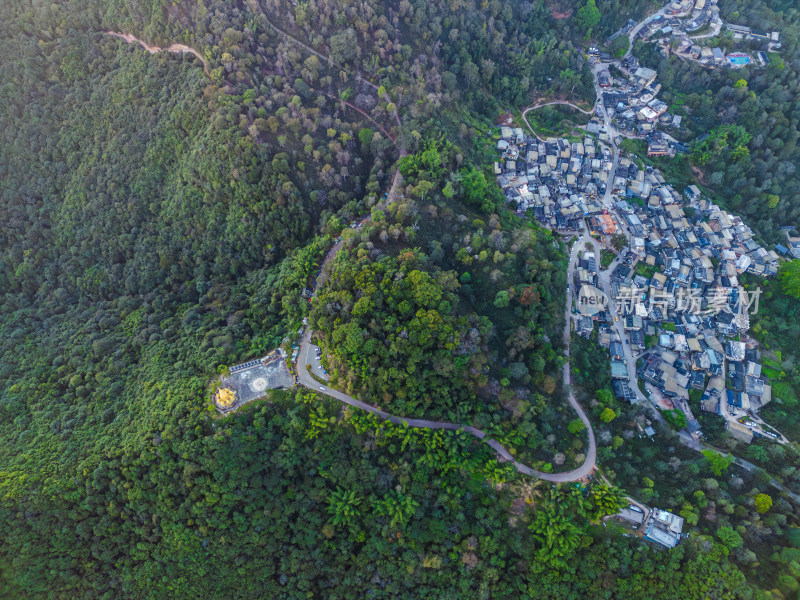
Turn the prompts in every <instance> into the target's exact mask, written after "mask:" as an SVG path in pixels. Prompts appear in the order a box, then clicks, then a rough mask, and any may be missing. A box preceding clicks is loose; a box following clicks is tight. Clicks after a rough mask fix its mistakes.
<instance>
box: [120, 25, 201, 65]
mask: <svg viewBox="0 0 800 600" xmlns="http://www.w3.org/2000/svg"><path fill="white" fill-rule="evenodd" d="M106 33H107V34H108V35H113V36H114V37H116V38H119V39H121V40H125V41H126V42H128V43H129V44H133V43H134V42H136V43H138V44H139V45H140V46H141V47H142V48H144V49H145V50H147V51H148V52H149V53H150V54H156V53H157V52H170V53H172V54H193V55H194V56H196V57H197V58H199V59H200V62H201V63H203V72H204V73H205V74H206V75H209V72H208V63H207V62H206V59H205V58H203V55H202V54H200V53H199V52H198V51H197V50H195V49H194V48H191V47H189V46H186V45H185V44H172V45H170V46H167V47H166V48H159V47H158V46H151V45H150V44H148V43H147V42H143V41H142V40H140V39H139V38H137V37H136V36H134V35H131V34H130V33H117V32H116V31H106Z"/></svg>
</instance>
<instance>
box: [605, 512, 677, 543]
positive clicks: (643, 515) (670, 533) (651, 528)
mask: <svg viewBox="0 0 800 600" xmlns="http://www.w3.org/2000/svg"><path fill="white" fill-rule="evenodd" d="M616 516H617V518H619V519H621V520H622V521H625V522H627V523H629V524H630V525H631V526H632V527H633V529H634V530H635V531H639V532H640V533H641V534H642V536H643V537H644V539H646V540H650V541H651V542H655V543H656V544H659V545H661V546H664V547H665V548H674V547H675V546H677V545H678V543H679V542H680V541H681V538H682V537H683V533H682V532H683V524H684V519H683V517H680V516H678V515H676V514H673V513H671V512H669V511H666V510H661V509H660V508H650V507H647V506H642V505H635V504H630V505H628V506H627V507H625V508H623V509H622V510H620V511H619V512H618V513H617V514H616Z"/></svg>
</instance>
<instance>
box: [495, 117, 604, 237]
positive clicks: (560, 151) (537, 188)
mask: <svg viewBox="0 0 800 600" xmlns="http://www.w3.org/2000/svg"><path fill="white" fill-rule="evenodd" d="M500 135H501V139H500V140H499V141H498V142H497V149H498V150H499V151H500V153H501V160H500V161H499V162H496V163H495V164H494V172H495V175H496V176H497V182H498V184H499V185H500V188H501V189H502V190H503V192H504V194H505V196H506V198H507V199H508V200H509V201H510V202H515V203H516V204H517V210H518V211H519V212H526V211H527V210H528V209H530V210H532V211H533V214H534V215H535V216H536V217H537V218H538V219H539V220H540V221H541V222H542V223H543V224H545V225H546V226H548V227H550V228H552V229H556V230H577V229H578V228H579V226H580V223H581V221H582V220H583V218H584V216H586V215H589V214H599V213H601V212H602V209H601V208H600V203H599V198H600V197H602V195H603V194H604V193H605V191H606V187H607V185H609V182H608V179H609V173H610V172H611V171H612V169H613V163H612V160H611V151H610V150H609V149H608V148H607V147H602V149H601V146H600V145H599V144H598V143H596V142H595V140H594V138H593V137H591V136H588V135H587V136H586V137H584V139H583V141H582V142H570V141H569V140H566V139H563V138H562V139H551V140H547V141H544V142H543V141H541V140H539V139H537V138H535V137H532V136H526V135H525V134H524V133H523V131H522V129H511V128H510V127H502V128H501V134H500Z"/></svg>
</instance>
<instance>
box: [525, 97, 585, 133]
mask: <svg viewBox="0 0 800 600" xmlns="http://www.w3.org/2000/svg"><path fill="white" fill-rule="evenodd" d="M545 106H569V107H571V108H574V109H575V110H577V111H578V112H582V113H583V114H585V115H594V113H593V112H592V111H590V110H584V109H582V108H581V107H580V106H578V105H577V104H573V103H572V102H567V101H566V100H551V101H550V102H543V103H542V104H534V105H533V106H529V107H528V108H526V109H525V110H523V111H522V120H523V121H525V125H527V126H528V129H529V130H530V131H531V133H532V134H533V135H534V136H535V137H536V139H537V140H539V141H540V142H544V141H546V140H545V139H544V138H542V137H541V136H540V135H539V134H538V133H536V130H535V129H534V128H533V127H532V126H531V124H530V123H529V122H528V116H527V115H528V113H529V112H530V111H532V110H536V109H537V108H544V107H545Z"/></svg>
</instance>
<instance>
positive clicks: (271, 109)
mask: <svg viewBox="0 0 800 600" xmlns="http://www.w3.org/2000/svg"><path fill="white" fill-rule="evenodd" d="M560 4H561V5H563V4H565V3H564V2H561V3H560ZM585 4H586V3H585V2H582V1H581V2H576V3H571V5H570V6H560V5H559V3H558V2H544V1H540V0H536V1H535V2H530V3H521V2H510V1H500V0H491V1H489V2H486V3H483V4H478V3H475V2H461V3H459V2H456V3H444V2H422V1H418V2H415V3H413V4H412V3H410V2H408V1H407V0H402V1H401V2H381V1H379V0H372V1H369V2H363V3H358V4H353V3H349V2H301V3H289V2H274V3H272V2H267V1H266V0H264V1H263V2H261V3H259V2H258V1H256V0H245V1H242V2H233V3H231V2H227V1H223V0H196V1H194V0H192V1H188V2H181V3H174V2H167V1H165V0H89V1H88V2H87V1H81V2H77V1H75V0H67V1H65V2H60V3H41V2H33V1H28V0H23V1H19V2H3V3H0V56H2V57H3V59H2V61H0V127H2V131H3V134H2V135H3V142H2V144H0V213H2V215H3V218H2V219H0V315H1V316H2V318H1V319H0V527H2V531H3V535H2V536H0V597H2V598H173V597H178V598H197V597H207V598H303V597H305V598H310V597H313V598H317V597H319V598H363V597H367V596H369V597H375V598H421V597H459V598H509V599H512V598H513V599H516V598H528V597H530V598H572V597H574V598H585V597H609V598H611V597H614V598H617V597H619V598H648V599H650V598H664V599H667V598H675V597H680V598H694V597H700V596H708V597H712V598H737V597H741V598H752V597H754V596H758V595H759V594H760V592H759V591H758V590H757V589H756V587H763V588H765V589H768V588H769V587H771V581H770V580H769V578H770V575H768V576H767V577H765V580H759V581H756V582H755V585H749V584H746V583H745V575H744V572H743V571H742V570H740V569H742V568H743V565H745V564H750V563H751V562H752V561H749V562H748V561H747V560H744V559H741V560H738V559H737V560H738V562H736V561H733V560H732V559H731V558H730V557H729V555H730V553H732V552H734V551H736V550H738V549H739V547H740V546H739V545H737V541H736V538H735V537H733V536H730V535H728V536H725V535H722V534H719V535H702V536H698V537H697V539H693V540H692V541H691V542H689V543H686V544H684V545H682V546H681V547H679V548H678V549H676V550H674V551H672V552H669V553H666V552H656V551H654V550H653V549H652V548H650V547H649V546H646V545H643V544H642V543H641V541H640V540H638V539H629V538H626V537H623V536H622V535H621V533H620V532H619V531H618V530H617V529H616V528H615V527H614V526H612V525H611V524H609V526H608V527H603V526H601V525H600V522H601V519H602V518H603V517H604V516H605V515H606V514H608V513H610V512H614V511H615V510H616V509H618V508H619V506H620V505H621V503H622V497H621V494H620V492H619V491H618V490H615V489H612V488H608V487H607V486H604V485H601V484H592V486H590V487H589V488H588V489H586V490H585V491H578V490H577V488H574V487H571V489H567V487H561V488H559V487H552V489H551V488H550V486H547V485H544V484H542V483H541V482H538V483H537V482H535V481H532V480H530V479H527V478H523V477H521V476H519V475H518V474H517V473H515V472H513V471H512V470H511V469H510V468H509V467H508V466H507V465H501V464H498V462H497V460H496V457H495V456H494V455H493V454H492V453H491V452H490V451H489V449H488V447H486V446H485V445H481V444H480V443H479V442H478V441H477V440H475V439H473V438H472V437H469V436H466V435H465V434H463V433H455V432H430V431H422V430H409V429H408V428H405V427H402V426H395V425H391V424H388V423H383V424H381V423H378V422H377V421H375V420H374V419H371V418H368V417H367V416H365V415H364V414H362V413H358V412H355V411H352V410H350V409H348V410H342V407H341V405H340V404H338V403H333V402H332V401H330V400H326V399H325V398H322V397H318V396H316V395H314V394H312V393H309V392H306V391H303V390H299V391H298V390H292V391H290V392H272V393H271V394H270V396H269V397H268V398H267V399H266V400H265V401H261V402H257V403H254V404H252V405H249V406H248V407H247V408H245V409H243V410H242V411H240V412H237V413H235V414H233V415H231V416H229V417H225V418H221V417H219V416H218V415H217V414H216V413H214V411H212V410H210V403H209V386H210V384H211V382H212V380H213V379H214V378H215V377H216V375H217V374H218V373H219V372H220V371H222V370H224V368H225V366H226V365H231V364H234V363H236V362H239V361H242V360H245V359H248V358H253V357H256V356H261V355H263V354H264V353H265V352H266V351H268V350H270V349H273V348H275V347H276V346H278V345H279V344H281V343H282V342H283V341H284V340H285V339H286V338H287V336H289V337H290V336H292V335H294V333H295V332H296V331H297V329H298V327H299V325H300V323H301V321H302V319H303V318H304V317H305V316H310V317H311V319H312V321H313V322H315V324H316V325H317V326H318V327H319V330H320V332H321V334H322V336H323V339H322V345H323V347H324V348H326V351H328V352H329V353H330V356H331V358H332V360H334V361H336V364H335V365H334V366H335V372H334V377H335V378H336V381H337V383H341V384H342V386H343V388H346V389H349V390H352V391H353V392H354V393H358V394H359V395H362V394H363V395H364V397H365V398H366V399H368V400H370V401H374V402H376V403H381V404H385V405H386V406H389V405H391V407H392V408H393V409H397V410H398V411H400V412H403V411H408V412H409V413H417V414H435V415H442V416H445V415H447V416H449V415H451V414H455V415H456V416H458V417H459V418H464V419H466V420H471V419H474V421H475V422H476V423H477V424H479V425H482V426H484V427H485V428H486V430H487V431H490V432H491V433H492V434H493V435H496V436H497V438H498V439H501V441H503V442H504V443H506V444H507V445H508V446H509V447H511V448H513V449H514V452H518V453H519V454H518V456H521V457H522V458H524V459H525V460H529V461H530V462H532V463H535V464H537V465H538V466H541V468H552V464H551V463H555V458H556V457H558V456H560V463H562V464H563V463H565V462H566V463H577V462H580V457H581V455H582V452H583V450H584V446H583V444H584V437H583V436H582V435H580V434H579V432H576V433H577V434H576V435H573V434H572V433H570V434H569V436H567V435H566V434H565V431H566V430H567V427H568V426H569V425H568V421H569V420H570V419H571V418H573V414H570V413H568V412H566V408H565V404H564V402H563V396H564V390H563V389H561V387H560V386H559V385H558V384H557V373H558V369H559V367H560V365H561V359H560V358H559V357H558V352H559V350H560V348H559V343H560V327H561V325H562V322H561V319H562V316H563V300H564V299H563V296H562V294H563V289H564V281H563V264H564V255H563V250H562V248H560V247H559V245H558V244H557V243H554V240H553V238H552V236H550V235H549V234H548V233H546V232H544V231H542V230H539V229H537V228H535V227H532V226H530V225H529V224H527V223H524V222H522V221H520V220H518V219H516V218H514V217H513V216H511V215H509V214H508V213H507V212H506V211H504V210H502V206H501V204H502V202H501V201H500V199H499V198H498V194H499V192H498V190H497V189H496V188H495V186H494V182H493V181H492V179H491V177H490V176H488V175H487V173H486V172H485V170H484V169H485V168H486V165H487V159H488V157H489V156H491V155H492V154H491V152H490V151H487V139H486V132H487V130H488V127H487V125H488V124H489V123H493V122H494V119H495V118H496V116H497V112H498V111H499V110H500V109H509V108H518V107H520V106H524V105H525V104H527V103H528V102H530V101H531V100H532V99H533V98H534V97H536V96H538V95H544V94H560V95H569V96H572V97H575V98H583V99H590V100H591V99H592V96H593V91H592V86H591V77H590V74H589V72H588V69H587V67H586V65H585V64H584V63H583V59H582V56H581V53H580V52H579V51H578V50H577V49H576V47H575V46H574V44H573V43H572V42H571V41H570V39H574V38H575V37H580V38H582V37H583V36H585V35H586V34H587V33H590V34H591V35H593V36H595V35H599V34H598V32H602V33H603V34H604V35H605V32H610V31H613V30H614V29H615V28H616V27H618V26H619V25H620V24H622V23H623V22H624V19H625V18H626V15H624V14H623V13H622V8H619V7H621V6H624V7H630V10H642V7H641V5H640V4H637V3H620V4H616V3H615V4H613V5H612V4H611V3H608V5H607V6H606V5H604V4H603V3H601V4H600V8H601V9H602V14H601V20H600V21H599V23H600V24H599V25H598V26H597V27H594V26H593V27H594V29H593V30H592V31H589V30H588V29H587V23H588V21H586V20H583V21H580V22H575V21H574V20H571V17H570V16H567V17H564V16H562V14H561V12H560V11H562V10H563V11H566V12H569V11H571V10H577V9H579V8H582V7H584V5H585ZM618 9H619V12H615V11H617V10H618ZM583 14H584V15H586V18H588V19H590V20H593V16H592V14H588V13H586V12H584V13H583ZM631 16H635V15H633V14H632V15H631ZM576 18H577V17H576ZM108 31H112V32H117V33H122V34H131V35H134V36H136V37H137V38H139V39H141V40H143V41H144V42H146V43H147V44H150V45H155V46H160V47H167V46H170V45H171V44H173V43H178V44H185V45H187V46H189V47H191V48H193V49H194V50H196V51H197V52H198V53H199V54H200V55H201V56H203V57H204V59H205V62H206V63H207V65H208V69H207V73H206V71H205V70H204V68H203V64H201V61H200V60H198V59H197V58H196V57H194V56H192V55H191V54H167V53H154V54H151V53H149V52H147V51H145V50H143V49H142V47H141V46H140V45H138V44H135V43H134V44H127V43H126V42H125V41H123V40H122V39H120V38H118V37H114V36H111V35H108V34H107V33H106V32H108ZM285 33H290V34H293V35H295V36H296V37H297V38H298V39H299V40H300V42H298V41H295V40H292V39H290V38H287V37H286V35H285ZM304 44H308V46H305V45H304ZM315 52H316V53H315ZM329 57H330V58H329ZM490 143H491V141H490ZM489 148H490V149H491V146H489ZM401 150H406V151H407V153H408V156H407V157H405V158H401ZM395 167H397V168H399V169H400V170H401V173H402V174H403V175H404V186H403V188H402V189H401V195H400V199H399V200H398V201H396V202H392V203H389V204H388V205H387V206H385V207H383V208H382V209H378V208H376V206H377V205H378V203H380V201H381V197H382V195H383V194H384V192H385V191H386V189H387V188H388V187H389V181H390V177H391V175H392V173H393V171H394V168H395ZM370 212H371V214H372V219H371V220H370V222H369V223H368V224H367V225H365V226H364V227H363V228H362V229H359V230H345V226H346V224H348V223H350V222H352V221H353V220H354V219H355V218H356V217H361V216H363V215H366V214H368V213H370ZM343 230H344V243H345V246H346V249H345V250H343V251H342V253H341V255H340V256H339V257H337V259H336V261H334V263H333V264H331V265H330V267H329V271H328V272H327V273H326V274H327V275H328V278H329V279H328V283H327V284H326V285H325V286H323V287H322V288H321V290H320V295H319V296H318V297H317V298H316V299H315V301H314V304H313V306H312V305H310V304H309V303H308V302H307V301H306V300H305V299H304V298H303V297H302V296H301V293H302V291H303V288H304V287H306V286H308V285H309V284H310V283H311V281H312V279H313V276H314V275H315V274H316V270H317V267H318V266H319V264H320V261H321V258H322V256H323V255H324V253H325V251H326V250H327V249H328V248H329V247H330V245H331V243H332V238H334V237H336V236H338V235H339V234H340V233H342V231H343ZM365 292H368V293H365ZM387 341H388V342H389V343H388V344H387ZM445 353H451V354H452V353H455V355H456V357H455V359H454V360H452V361H448V360H446V358H445ZM580 364H581V368H584V367H583V365H584V363H580ZM585 364H586V365H588V366H587V367H586V369H587V370H590V366H591V364H592V363H591V361H589V360H588V359H587V361H585ZM401 368H402V369H403V370H404V373H403V374H402V375H401V373H400V369H401ZM392 369H396V370H397V372H394V371H392ZM615 426H619V427H620V428H621V429H622V428H624V427H625V425H624V424H623V420H622V419H621V420H620V421H619V422H618V423H617V425H615ZM621 429H620V435H624V433H623V432H622V430H621ZM501 435H506V436H507V437H506V438H501ZM609 439H612V438H611V437H609ZM620 439H621V438H620ZM613 440H614V441H613V442H608V443H607V444H605V447H606V448H610V444H616V437H614V438H613ZM635 448H636V447H635V446H634V445H633V444H631V445H630V448H626V449H625V450H626V451H628V450H630V451H631V452H632V453H633V452H634V450H635ZM631 460H633V459H631ZM696 468H697V470H698V472H700V469H701V467H700V466H697V467H696ZM702 468H706V467H702ZM619 471H620V473H624V474H627V473H628V472H627V471H625V470H624V468H623V467H620V468H619ZM625 481H629V480H625ZM747 482H748V484H750V483H752V484H753V485H756V483H758V482H757V481H754V480H751V479H748V480H747ZM709 485H711V484H709ZM740 496H741V497H740V500H741V502H742V504H747V503H748V502H750V496H748V495H746V494H745V493H742V494H740ZM664 497H665V498H670V499H675V500H676V501H678V500H677V499H678V496H677V495H675V496H667V492H666V491H665V492H664ZM748 506H749V504H748ZM781 508H782V507H781ZM739 512H740V513H741V515H739V516H740V520H739V521H737V525H740V524H741V526H742V527H743V526H744V524H745V523H746V522H749V520H753V521H754V520H755V519H756V517H757V516H756V515H755V514H751V513H753V511H752V510H749V509H748V508H745V507H744V506H743V507H742V510H740V511H739ZM725 522H726V523H727V521H725ZM785 525H786V519H785V518H784V519H783V520H782V521H781V520H780V519H778V517H777V516H776V517H775V522H774V531H780V536H782V537H781V543H783V544H784V546H785V547H778V546H777V541H776V548H777V549H776V556H777V555H778V553H779V552H780V556H778V558H776V559H775V560H774V564H775V565H779V566H780V565H789V566H793V564H796V548H790V547H789V546H792V545H794V546H797V545H798V540H797V539H795V538H796V535H795V534H796V530H792V529H789V528H787V529H786V531H785V532H784V531H783V530H782V529H781V527H783V526H785ZM726 526H727V525H726ZM726 531H727V530H723V532H726ZM759 531H761V530H760V529H759ZM775 536H776V537H777V536H778V534H775ZM784 538H785V540H784ZM763 539H764V540H767V541H765V542H764V543H765V545H766V544H767V543H768V542H771V541H775V540H773V538H770V537H769V536H768V535H766V534H765V535H764V538H763ZM765 553H766V551H763V552H762V554H765ZM742 554H744V552H743V551H740V552H739V555H742ZM739 555H737V556H739ZM745 558H746V559H748V560H749V558H750V557H749V555H745ZM793 561H795V562H794V563H793ZM750 566H751V567H752V566H753V565H750ZM770 573H771V572H770ZM794 583H795V581H794V579H792V578H791V577H789V579H787V580H785V581H783V582H782V585H783V588H782V589H785V590H786V591H787V593H789V592H791V586H792V585H793V584H794Z"/></svg>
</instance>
